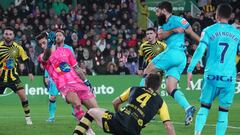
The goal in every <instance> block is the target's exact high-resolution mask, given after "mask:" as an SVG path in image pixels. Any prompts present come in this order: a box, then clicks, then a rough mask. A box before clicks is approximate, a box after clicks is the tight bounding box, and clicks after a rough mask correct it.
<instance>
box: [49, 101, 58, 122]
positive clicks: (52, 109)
mask: <svg viewBox="0 0 240 135" xmlns="http://www.w3.org/2000/svg"><path fill="white" fill-rule="evenodd" d="M56 108H57V104H56V100H50V99H49V104H48V112H49V118H51V119H52V118H53V119H54V117H55V113H56Z"/></svg>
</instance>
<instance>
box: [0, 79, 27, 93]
mask: <svg viewBox="0 0 240 135" xmlns="http://www.w3.org/2000/svg"><path fill="white" fill-rule="evenodd" d="M6 88H10V89H11V90H12V91H14V92H15V93H16V92H17V91H18V90H20V89H23V83H22V82H21V80H20V79H19V78H17V79H16V80H15V81H11V82H7V83H2V84H0V94H3V93H4V91H5V89H6Z"/></svg>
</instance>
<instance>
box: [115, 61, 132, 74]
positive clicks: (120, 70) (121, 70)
mask: <svg viewBox="0 0 240 135" xmlns="http://www.w3.org/2000/svg"><path fill="white" fill-rule="evenodd" d="M117 73H118V74H119V75H129V74H130V71H129V69H128V68H127V67H125V65H124V63H123V62H122V61H120V62H119V67H118V70H117Z"/></svg>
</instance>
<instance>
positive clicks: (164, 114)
mask: <svg viewBox="0 0 240 135" xmlns="http://www.w3.org/2000/svg"><path fill="white" fill-rule="evenodd" d="M159 115H160V119H161V120H162V121H163V124H164V126H165V129H166V131H167V133H168V135H175V134H176V133H175V129H174V126H173V124H172V122H171V120H170V116H169V112H168V107H167V104H166V103H165V101H164V100H163V104H162V106H161V108H160V109H159Z"/></svg>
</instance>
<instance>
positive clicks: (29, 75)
mask: <svg viewBox="0 0 240 135" xmlns="http://www.w3.org/2000/svg"><path fill="white" fill-rule="evenodd" d="M28 77H29V80H31V81H33V80H34V76H33V74H32V73H29V74H28Z"/></svg>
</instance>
